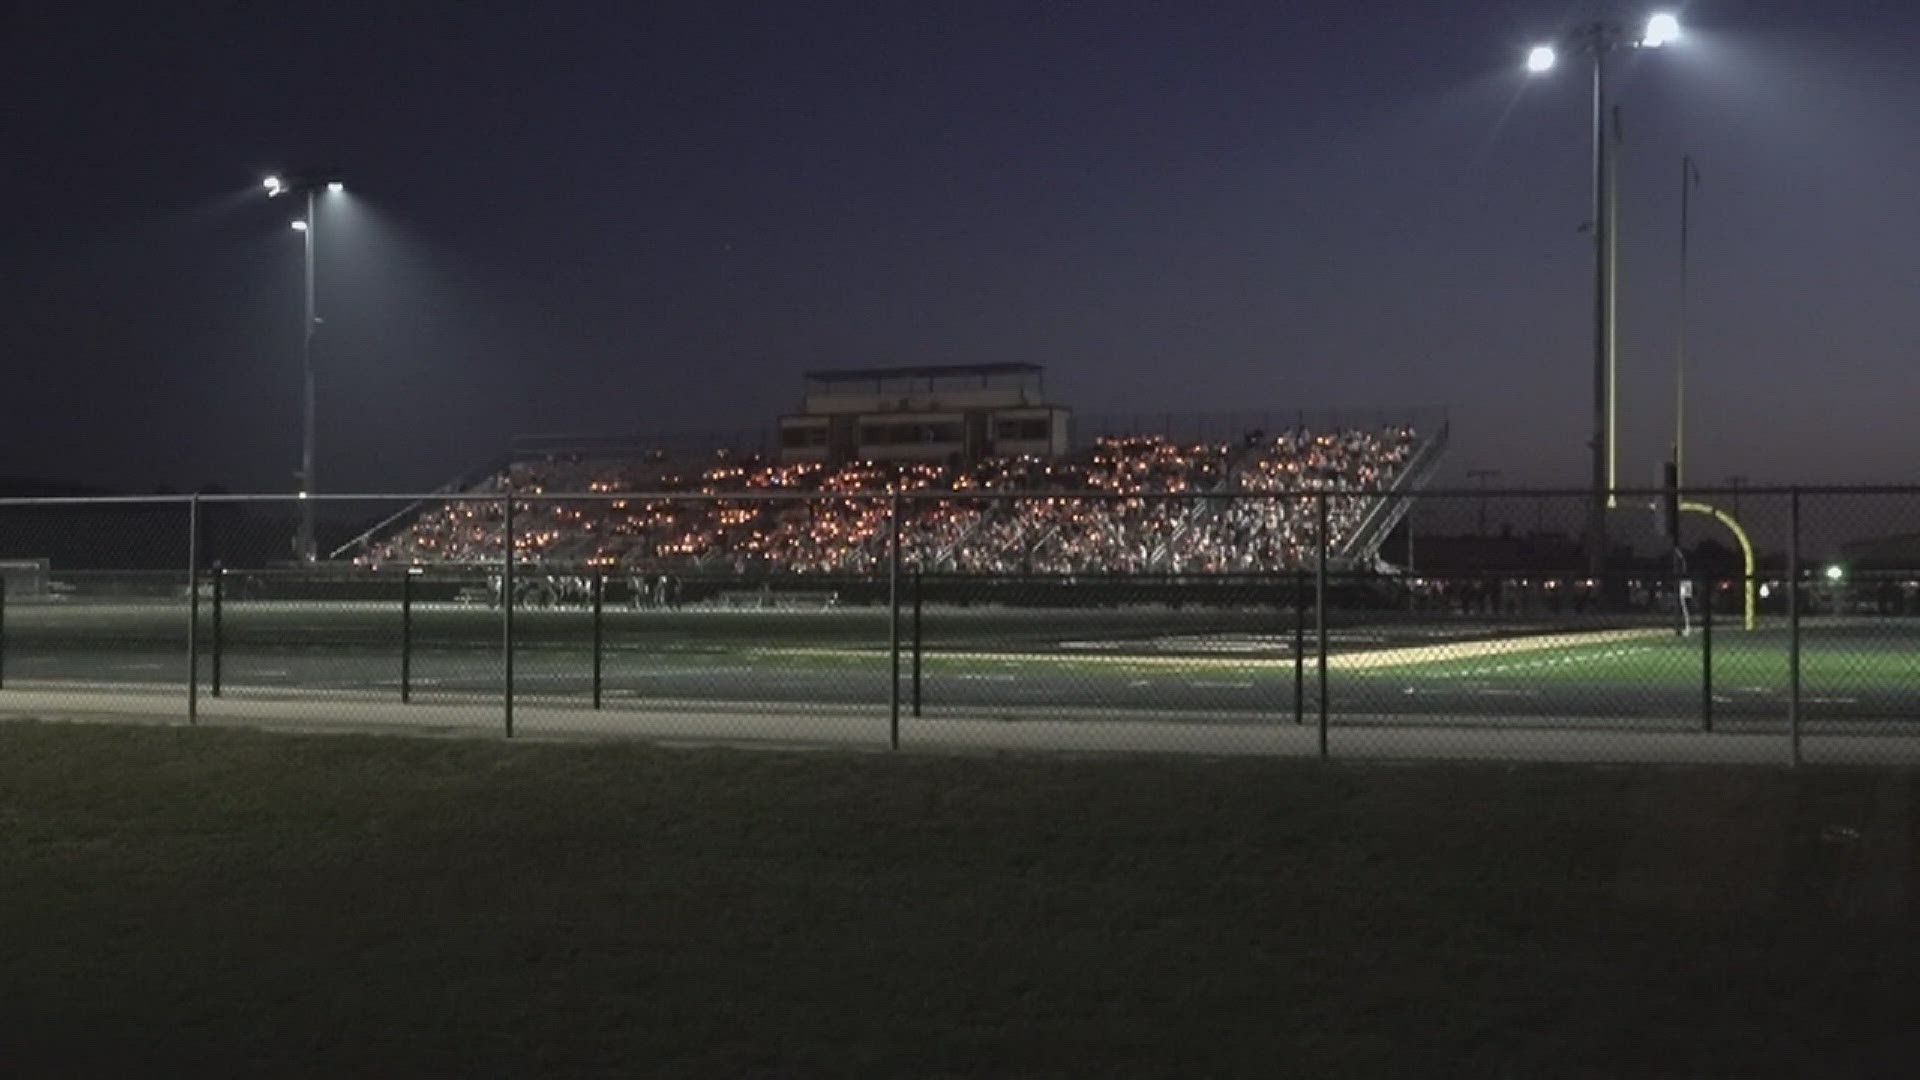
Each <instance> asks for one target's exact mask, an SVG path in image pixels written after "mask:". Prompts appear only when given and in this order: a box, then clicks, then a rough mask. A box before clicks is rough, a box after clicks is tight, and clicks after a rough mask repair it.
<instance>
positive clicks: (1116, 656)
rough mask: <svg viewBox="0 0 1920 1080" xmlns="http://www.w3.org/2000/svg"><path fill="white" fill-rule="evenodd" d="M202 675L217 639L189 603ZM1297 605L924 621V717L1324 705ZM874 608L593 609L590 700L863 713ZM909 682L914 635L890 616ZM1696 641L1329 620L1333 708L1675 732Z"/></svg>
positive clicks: (1823, 705) (175, 625) (1838, 633)
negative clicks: (595, 627) (1669, 725)
mask: <svg viewBox="0 0 1920 1080" xmlns="http://www.w3.org/2000/svg"><path fill="white" fill-rule="evenodd" d="M201 618H202V623H201V630H200V637H201V644H202V649H203V656H202V659H201V665H202V676H203V678H204V677H206V676H207V674H208V672H209V668H210V665H211V659H212V658H211V651H212V647H213V645H212V642H213V629H212V625H211V617H210V614H209V613H208V612H207V611H206V610H204V608H203V611H202V615H201ZM185 622H186V611H185V604H184V602H180V601H151V602H141V603H75V604H64V605H63V604H41V605H16V606H14V607H13V608H12V609H10V611H9V613H8V620H7V626H6V638H7V643H6V654H7V655H6V662H7V669H6V670H7V674H8V676H9V678H10V679H13V680H16V681H19V682H22V683H27V682H30V683H34V684H46V685H57V684H60V683H115V682H144V683H159V682H167V681H177V680H184V677H185V666H186V665H185ZM516 622H517V627H516V638H517V640H516V648H515V655H516V661H517V667H518V669H519V670H518V673H517V675H518V678H517V686H518V689H519V691H520V692H522V693H525V694H528V695H535V696H546V697H561V698H565V697H571V696H580V695H584V694H586V693H587V692H588V690H589V683H590V678H591V676H590V670H591V659H592V658H591V651H590V650H591V641H592V623H591V618H590V616H589V615H588V613H587V612H586V611H584V610H578V609H545V610H532V611H525V612H521V613H520V614H519V615H518V616H517V619H516ZM499 623H500V617H499V613H498V611H496V610H492V609H490V608H488V607H487V606H486V605H484V604H475V605H452V604H435V605H419V606H417V607H416V609H415V611H414V613H413V620H412V657H411V671H410V682H411V685H412V687H413V689H414V690H415V692H416V693H417V694H419V695H423V696H430V695H434V694H441V695H452V694H463V693H464V694H476V693H477V694H484V693H487V692H490V691H491V690H493V689H494V688H495V687H497V685H498V681H499V674H498V673H499V669H500V647H501V633H500V625H499ZM1294 627H1295V622H1294V617H1293V615H1292V614H1291V613H1290V612H1276V611H1264V610H1245V609H1191V608H1190V609H1185V610H1178V609H1168V608H1160V607H1155V608H1146V607H1141V608H1109V609H1094V610H1078V609H1076V610H1061V609H1037V610H1019V609H1004V608H933V609H929V610H928V611H927V612H926V613H925V615H924V622H923V632H924V635H925V640H924V648H923V667H922V692H923V696H924V700H925V706H926V708H928V709H930V710H933V711H935V712H938V711H940V710H943V709H971V710H982V709H984V710H989V711H992V710H1005V711H1008V712H1009V713H1045V712H1048V711H1052V710H1056V709H1057V710H1112V711H1146V712H1164V713H1182V712H1205V713H1216V714H1229V715H1243V714H1244V715H1247V716H1252V717H1266V716H1272V715H1275V714H1279V715H1291V714H1292V712H1293V710H1294V708H1295V701H1296V699H1295V684H1296V677H1297V676H1304V677H1302V678H1299V683H1300V690H1301V696H1300V699H1299V700H1300V701H1301V702H1302V703H1303V705H1304V706H1305V707H1308V708H1311V709H1313V710H1314V711H1316V712H1317V707H1318V706H1317V700H1318V699H1317V694H1318V685H1319V677H1318V671H1317V657H1318V649H1317V640H1316V639H1315V637H1314V636H1313V634H1312V632H1311V630H1310V629H1309V631H1308V632H1307V633H1306V634H1305V636H1304V641H1305V644H1306V652H1305V655H1304V657H1303V658H1302V662H1301V663H1299V664H1298V665H1297V666H1296V659H1295V653H1294V642H1295V636H1294ZM888 634H889V625H888V618H887V613H886V611H885V609H884V608H836V609H827V610H818V611H756V610H675V611H661V610H633V609H627V608H619V609H612V608H610V609H607V610H606V611H605V613H604V623H603V626H602V669H603V672H602V674H603V688H604V691H605V693H606V695H607V697H608V698H609V699H611V700H613V701H614V702H616V703H622V702H644V701H646V700H648V699H650V698H659V699H672V700H676V701H700V700H710V701H714V702H727V703H769V704H780V703H797V704H821V705H828V704H846V705H870V704H875V703H878V702H884V701H886V700H887V697H888V691H887V686H886V678H887V673H888V671H889V670H890V656H889V649H888V640H889V638H888ZM901 634H902V643H903V644H902V654H903V660H902V662H903V678H907V677H910V674H911V660H912V624H911V620H910V619H909V618H905V617H903V619H902V627H901ZM219 638H220V652H221V666H222V674H223V678H224V680H225V683H226V685H227V687H229V688H230V689H231V690H232V692H235V693H247V692H252V691H276V690H277V691H293V690H309V691H325V690H344V689H349V688H355V689H381V688H386V687H393V688H395V689H397V686H398V677H399V676H398V664H399V656H400V651H401V641H400V638H401V623H400V619H399V616H398V613H397V610H396V609H394V608H393V607H392V606H391V605H387V604H372V603H369V604H342V603H331V602H329V603H309V604H297V603H286V602H279V601H275V602H252V603H228V604H227V605H226V606H225V608H224V610H223V613H222V622H221V629H220V635H219ZM1704 643H1705V642H1704V636H1703V635H1701V634H1700V633H1699V632H1698V631H1697V630H1696V631H1695V632H1694V633H1693V634H1691V635H1689V636H1687V637H1684V638H1683V637H1680V636H1678V635H1676V634H1674V633H1673V631H1672V629H1671V628H1670V627H1661V626H1650V625H1644V624H1643V625H1640V626H1637V627H1610V628H1606V629H1597V628H1596V629H1583V628H1580V627H1577V626H1574V627H1569V626H1566V625H1558V626H1556V625H1549V624H1544V623H1531V624H1517V623H1506V624H1502V623H1496V622H1475V621H1471V620H1463V619H1451V620H1448V621H1445V622H1441V621H1437V620H1427V621H1413V620H1407V619H1396V618H1393V617H1391V616H1379V615H1374V616H1361V615H1358V614H1341V615H1338V616H1335V615H1330V617H1329V629H1328V652H1329V657H1330V659H1329V664H1328V675H1327V681H1328V698H1329V708H1330V709H1331V710H1332V711H1333V712H1335V713H1338V714H1371V713H1380V714H1394V715H1400V714H1421V713H1425V714H1433V715H1441V716H1447V717H1450V718H1460V717H1470V716H1474V715H1486V716H1534V717H1539V718H1543V719H1552V718H1555V717H1614V716H1619V717H1672V718H1687V717H1691V716H1695V715H1697V714H1698V713H1700V712H1701V711H1702V710H1703V708H1704V707H1705V703H1704V694H1703V686H1702V679H1703V674H1704V670H1705V666H1704V663H1703V661H1704V655H1703V646H1704ZM1801 650H1802V654H1801V661H1802V683H1801V689H1802V702H1803V705H1804V706H1805V710H1804V715H1806V716H1807V717H1809V718H1815V719H1817V718H1861V719H1874V718H1882V719H1908V718H1920V708H1916V705H1917V704H1920V686H1917V685H1916V684H1917V683H1920V680H1916V679H1915V677H1914V675H1913V672H1914V670H1915V668H1916V665H1917V661H1916V658H1917V657H1920V626H1915V625H1913V624H1911V623H1909V622H1908V621H1905V620H1898V619H1881V620H1866V619H1860V620H1808V621H1807V622H1806V623H1805V624H1804V626H1803V633H1802V645H1801ZM1712 682H1713V685H1712V698H1713V708H1714V711H1715V712H1716V714H1718V715H1724V716H1727V717H1743V716H1744V717H1751V718H1765V717H1777V716H1780V715H1783V710H1784V707H1785V701H1786V697H1787V694H1788V635H1787V631H1786V629H1785V627H1784V626H1781V625H1778V624H1766V625H1763V626H1762V627H1761V628H1760V629H1758V630H1756V631H1753V632H1747V631H1743V630H1740V629H1738V628H1736V627H1733V626H1727V625H1721V626H1719V627H1717V628H1716V629H1715V632H1714V634H1713V664H1712Z"/></svg>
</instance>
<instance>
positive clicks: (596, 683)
mask: <svg viewBox="0 0 1920 1080" xmlns="http://www.w3.org/2000/svg"><path fill="white" fill-rule="evenodd" d="M606 598H607V575H606V574H604V573H602V572H600V571H598V570H596V571H594V574H593V707H594V708H596V709H597V708H599V707H600V665H601V660H600V657H601V653H602V648H601V646H602V641H603V638H604V636H605V628H604V627H605V622H606V619H605V607H606Z"/></svg>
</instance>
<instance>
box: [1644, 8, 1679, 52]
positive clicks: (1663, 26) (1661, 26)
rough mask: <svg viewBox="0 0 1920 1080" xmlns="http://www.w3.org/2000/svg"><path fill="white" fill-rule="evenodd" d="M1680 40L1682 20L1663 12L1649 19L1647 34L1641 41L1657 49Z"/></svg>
mask: <svg viewBox="0 0 1920 1080" xmlns="http://www.w3.org/2000/svg"><path fill="white" fill-rule="evenodd" d="M1679 40H1680V20H1679V19H1677V18H1675V17H1674V16H1672V15H1669V14H1666V13H1665V12H1662V13H1661V14H1659V15H1655V16H1654V17H1653V18H1651V19H1648V20H1647V36H1646V39H1645V40H1643V41H1642V42H1641V44H1642V45H1645V46H1646V47H1647V48H1649V49H1657V48H1659V47H1660V46H1662V45H1668V44H1671V43H1673V42H1675V41H1679Z"/></svg>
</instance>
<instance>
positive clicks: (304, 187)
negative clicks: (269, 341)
mask: <svg viewBox="0 0 1920 1080" xmlns="http://www.w3.org/2000/svg"><path fill="white" fill-rule="evenodd" d="M261 185H262V186H263V187H265V188H266V189H267V197H268V198H277V197H278V196H281V195H304V196H306V200H307V216H306V217H304V218H298V219H296V220H295V221H294V222H293V227H294V229H295V230H296V231H297V232H299V233H300V235H301V237H302V238H303V239H304V241H305V243H304V247H305V259H304V261H305V270H306V286H305V293H304V295H305V299H306V304H305V314H304V316H303V317H302V319H301V322H300V326H301V338H300V369H301V378H302V384H303V386H304V393H303V395H302V404H301V424H300V473H299V477H300V531H299V533H298V534H297V535H296V536H295V537H294V541H293V549H294V557H295V558H297V559H299V560H300V561H301V562H305V563H310V562H313V561H314V559H315V558H316V556H317V555H318V551H317V549H316V548H315V546H314V542H313V499H312V498H311V497H310V496H312V495H314V494H317V493H318V491H319V480H318V477H317V474H316V472H315V470H314V414H315V407H314V398H315V394H314V371H313V344H314V341H313V339H314V337H315V335H316V334H318V333H319V330H320V313H319V311H318V310H316V307H315V304H314V287H313V253H314V246H315V244H316V242H317V238H318V236H319V233H320V220H319V215H318V213H317V211H318V210H319V195H320V193H321V192H322V191H325V192H327V193H329V194H335V195H337V194H339V193H340V192H341V191H342V190H344V185H342V183H341V182H340V180H339V179H338V178H337V177H334V176H332V175H330V174H327V173H313V174H305V175H301V176H277V175H276V176H269V177H267V178H266V179H264V180H262V181H261Z"/></svg>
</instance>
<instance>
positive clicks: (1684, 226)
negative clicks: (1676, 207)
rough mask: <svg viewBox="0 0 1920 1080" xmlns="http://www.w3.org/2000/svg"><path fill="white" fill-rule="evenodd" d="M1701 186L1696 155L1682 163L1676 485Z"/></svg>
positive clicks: (1682, 458) (1683, 467) (1681, 464)
mask: <svg viewBox="0 0 1920 1080" xmlns="http://www.w3.org/2000/svg"><path fill="white" fill-rule="evenodd" d="M1699 184H1700V167H1699V166H1697V165H1695V164H1694V163H1693V155H1691V154H1687V155H1685V156H1683V157H1682V158H1681V159H1680V332H1679V340H1678V341H1677V342H1676V343H1675V347H1674V357H1673V472H1674V482H1675V483H1676V484H1678V485H1679V486H1681V487H1685V486H1686V483H1687V314H1688V312H1687V307H1688V303H1687V301H1688V296H1687V287H1688V282H1687V278H1688V261H1689V255H1690V250H1689V246H1688V239H1689V233H1690V229H1691V220H1690V219H1691V213H1692V206H1693V189H1694V188H1695V187H1697V186H1699Z"/></svg>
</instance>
